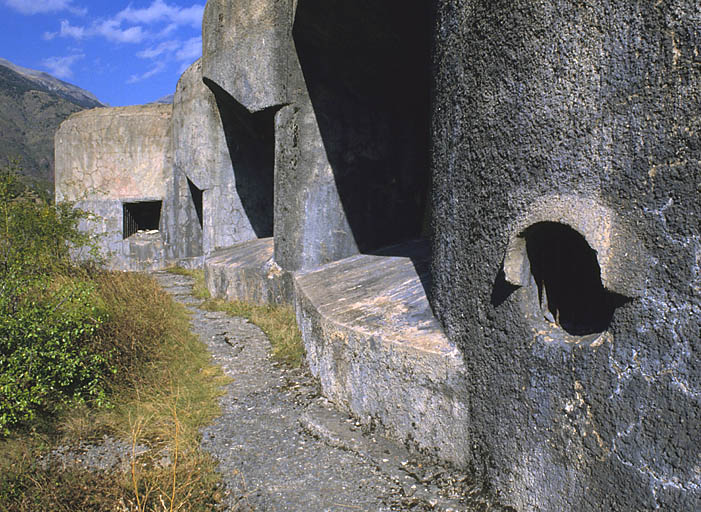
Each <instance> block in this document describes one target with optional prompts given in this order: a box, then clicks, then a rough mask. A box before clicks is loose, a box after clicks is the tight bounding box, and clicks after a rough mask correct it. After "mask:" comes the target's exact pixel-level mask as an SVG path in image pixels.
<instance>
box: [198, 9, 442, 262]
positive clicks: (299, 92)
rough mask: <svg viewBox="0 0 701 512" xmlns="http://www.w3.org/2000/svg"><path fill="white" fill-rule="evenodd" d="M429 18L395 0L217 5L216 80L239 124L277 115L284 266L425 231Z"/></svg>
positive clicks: (277, 195) (209, 46) (209, 25)
mask: <svg viewBox="0 0 701 512" xmlns="http://www.w3.org/2000/svg"><path fill="white" fill-rule="evenodd" d="M385 4H386V5H385ZM390 4H391V5H390ZM400 7H401V8H400ZM427 10H428V9H427V7H426V6H425V5H423V4H421V3H420V4H419V5H418V7H411V8H408V7H406V6H405V5H402V4H401V3H400V2H398V1H394V0H393V1H392V2H389V3H386V2H385V3H382V5H379V6H378V4H377V3H376V2H367V3H363V4H362V5H361V4H360V3H355V4H353V5H350V4H348V5H345V6H344V5H341V4H340V3H338V2H331V3H330V2H317V1H315V0H304V1H301V2H299V3H298V2H293V1H292V0H285V1H282V2H280V1H272V0H246V1H241V2H227V1H224V0H217V1H214V0H212V1H210V2H208V4H207V7H206V9H205V15H204V22H203V41H204V43H203V46H204V55H203V58H202V63H203V75H204V78H205V82H206V83H207V84H208V85H209V86H210V88H212V90H213V91H215V93H217V95H218V96H219V95H223V94H224V93H226V94H227V95H229V96H230V97H231V98H232V99H233V100H234V101H235V103H236V104H237V105H238V106H239V107H241V108H240V109H239V110H241V112H240V113H239V114H238V118H239V120H240V119H242V118H246V117H249V116H254V115H259V114H260V115H262V114H264V113H269V114H272V115H274V116H275V121H274V124H275V136H274V144H275V192H274V201H275V222H274V228H273V231H274V235H275V260H276V262H277V263H278V264H279V265H280V266H281V267H282V268H283V269H285V270H286V271H296V270H300V269H309V268H314V267H316V266H319V265H322V264H325V263H328V262H331V261H335V260H338V259H341V258H344V257H347V256H350V255H353V254H356V253H357V252H358V251H359V250H360V251H368V250H372V249H376V248H378V247H381V246H386V245H392V244H394V243H397V242H399V241H402V240H407V239H411V238H414V237H416V236H419V235H420V234H421V232H422V220H423V218H424V210H425V204H426V191H427V186H428V181H429V180H428V164H427V160H428V158H427V147H428V129H427V126H428V121H427V119H428V97H429V95H428V80H427V77H428V19H429V18H428V16H427ZM293 28H294V38H293ZM397 40H405V41H406V42H405V43H404V44H402V45H397V44H395V42H396V41H397ZM300 57H303V62H300ZM220 109H221V105H220ZM230 109H233V110H235V108H234V107H233V106H232V107H230ZM247 112H248V113H249V116H247V115H246V113H247ZM253 113H256V114H253ZM251 121H252V119H251V120H249V122H251ZM234 167H236V166H234ZM262 172H264V171H262ZM259 236H260V235H259Z"/></svg>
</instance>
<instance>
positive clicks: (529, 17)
mask: <svg viewBox="0 0 701 512" xmlns="http://www.w3.org/2000/svg"><path fill="white" fill-rule="evenodd" d="M699 26H701V8H700V7H699V4H698V2H694V1H692V0H673V1H670V2H613V1H608V0H595V1H592V2H586V3H581V2H573V1H569V0H554V1H544V0H539V1H532V0H517V1H510V2H503V1H498V2H494V1H486V0H485V1H481V0H457V1H450V2H448V1H444V2H439V8H438V20H437V25H436V31H435V48H436V54H435V56H434V67H435V77H434V79H435V83H434V90H435V101H434V105H433V147H434V154H433V164H432V165H433V173H434V174H433V180H434V187H435V190H434V197H433V208H434V216H433V223H434V228H435V230H436V233H435V237H434V261H433V268H434V272H433V274H434V280H435V286H434V294H433V295H434V304H433V305H434V310H435V311H436V313H437V315H438V316H439V319H440V320H441V322H442V324H443V326H444V328H445V329H446V332H447V334H448V336H449V338H450V339H451V340H453V341H454V342H455V343H456V344H457V345H458V347H459V348H460V349H461V350H462V352H463V357H464V360H465V364H466V368H467V371H468V374H469V386H468V390H467V392H468V393H469V395H470V403H471V408H470V411H471V423H470V426H469V436H470V438H471V439H472V441H473V447H472V450H471V453H470V458H469V459H470V461H471V463H472V464H473V465H474V467H475V468H477V469H480V470H481V471H482V473H483V474H484V476H485V477H486V478H487V479H488V480H489V481H491V482H492V484H493V485H494V488H495V489H496V490H497V491H499V492H500V493H501V495H502V497H503V498H504V499H503V501H505V502H506V503H507V504H510V505H512V506H514V507H515V508H516V509H517V510H524V511H525V510H543V511H562V510H577V511H594V510H616V511H623V510H626V511H627V510H655V509H659V510H685V511H691V510H698V505H699V500H701V475H700V474H699V469H698V468H699V460H700V459H699V457H700V454H699V443H698V432H699V426H700V425H701V407H699V406H700V398H701V394H700V393H701V389H700V388H699V377H700V376H701V370H700V368H699V364H698V360H699V359H698V351H699V341H700V340H701V334H700V333H701V327H700V322H699V319H700V318H701V302H700V301H701V293H700V292H701V274H700V271H699V268H700V267H701V265H700V262H701V232H700V228H699V221H698V219H699V215H700V214H701V188H700V187H701V181H700V180H701V139H700V138H699V133H700V132H699V127H700V125H699V107H700V105H701V102H700V99H701V97H700V95H699V94H700V93H699V88H698V84H699V83H701V66H699V54H700V50H701V48H700V47H699V46H700V44H701V34H700V33H699ZM570 228H571V229H570ZM572 230H574V231H576V232H577V233H579V235H581V236H579V235H576V234H575V235H574V236H572V237H569V235H568V234H567V233H572ZM543 236H545V238H543ZM548 237H549V238H548ZM567 237H569V238H568V240H569V241H567V243H563V239H564V238H567ZM577 237H579V238H577ZM577 244H579V245H577ZM574 247H580V248H581V250H582V252H585V253H586V252H588V254H589V255H590V256H591V257H593V258H594V263H592V264H591V266H590V268H593V269H595V270H596V273H597V274H598V270H599V269H598V268H597V267H596V264H598V266H599V267H600V273H601V277H602V280H603V286H604V287H605V288H602V287H601V286H602V285H601V284H599V285H598V286H599V288H598V289H597V290H598V291H597V290H594V291H590V290H587V291H586V292H585V293H584V292H583V293H584V295H585V296H587V297H588V296H589V295H588V294H589V293H591V297H598V299H597V300H592V301H589V302H596V301H598V300H600V301H603V302H606V303H608V305H609V306H610V312H611V317H610V318H609V319H608V321H607V322H606V325H605V326H603V327H602V326H599V327H598V328H596V329H594V331H596V332H592V333H590V334H587V335H584V334H583V332H584V331H581V332H578V331H577V330H576V329H571V330H574V334H572V333H570V332H566V330H565V327H567V324H566V322H565V319H564V318H559V316H560V310H559V309H557V308H553V307H552V304H553V301H552V300H551V299H552V298H551V297H550V295H551V292H552V293H555V291H557V292H558V293H565V292H567V293H569V292H568V291H567V290H564V289H565V288H567V287H568V286H575V287H576V286H579V285H583V284H585V283H584V281H583V280H582V279H580V277H581V275H582V274H584V273H585V272H586V269H585V266H586V265H587V263H586V261H587V257H590V256H586V255H580V254H575V253H574V252H569V253H568V252H567V251H565V252H563V253H561V254H565V255H567V254H569V255H570V256H572V257H573V258H576V259H577V261H578V262H579V263H578V264H577V265H571V262H569V261H567V259H566V257H565V256H557V252H558V251H560V250H565V249H567V250H570V249H572V248H574ZM587 247H589V248H587ZM592 249H593V251H592ZM585 256H586V257H585ZM542 262H547V263H552V265H550V266H551V267H552V266H560V265H561V266H562V267H563V268H564V267H566V266H569V267H570V268H569V271H568V273H566V272H564V271H561V270H560V269H558V270H557V271H555V270H551V269H549V268H548V265H545V268H542V266H541V263H542ZM502 265H503V266H502ZM538 272H551V278H552V279H553V281H554V282H553V283H552V287H553V288H552V289H551V290H548V289H547V288H548V283H547V282H546V281H542V277H541V276H539V275H537V274H538ZM596 277H597V279H598V275H597V276H596ZM558 280H559V281H560V282H556V281H558ZM544 282H545V283H546V286H545V287H543V286H542V285H543V283H544ZM558 287H559V289H558ZM546 291H548V296H547V297H546V296H545V292H546ZM596 294H599V295H596ZM574 295H576V294H570V295H569V297H570V298H571V299H572V300H573V301H574V302H573V304H575V305H576V306H577V307H573V308H572V309H570V310H569V311H567V313H568V314H572V315H574V316H576V315H579V314H580V313H581V314H582V316H583V318H585V319H586V318H588V316H587V315H590V314H591V306H592V304H591V303H589V304H588V303H587V301H579V302H577V297H576V296H574ZM539 302H540V303H542V304H544V305H543V306H541V305H540V304H539ZM563 304H564V303H563ZM578 308H579V309H578ZM602 331H603V333H602Z"/></svg>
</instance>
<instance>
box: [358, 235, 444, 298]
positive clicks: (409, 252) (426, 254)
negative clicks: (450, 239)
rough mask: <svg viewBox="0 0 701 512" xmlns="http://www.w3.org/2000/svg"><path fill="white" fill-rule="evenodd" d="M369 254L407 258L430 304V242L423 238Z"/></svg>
mask: <svg viewBox="0 0 701 512" xmlns="http://www.w3.org/2000/svg"><path fill="white" fill-rule="evenodd" d="M370 254H373V255H375V256H398V257H400V258H409V259H410V260H411V263H412V265H414V269H415V270H416V274H417V275H418V276H419V279H420V280H421V286H422V287H423V289H424V292H425V293H426V297H427V298H428V300H429V303H430V302H431V284H432V282H433V280H432V277H431V276H432V274H431V242H430V241H429V240H427V239H425V238H420V239H416V240H410V241H408V242H404V243H401V244H397V245H392V246H389V247H383V248H382V249H377V250H375V251H372V252H371V253H370Z"/></svg>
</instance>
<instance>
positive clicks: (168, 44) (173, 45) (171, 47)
mask: <svg viewBox="0 0 701 512" xmlns="http://www.w3.org/2000/svg"><path fill="white" fill-rule="evenodd" d="M179 48H180V42H179V41H164V42H162V43H161V44H159V45H158V46H155V47H152V48H146V49H145V50H142V51H140V52H138V53H137V54H136V56H137V57H139V58H141V59H155V58H156V57H160V56H162V55H164V54H165V55H168V54H172V53H173V52H176V51H178V49H179Z"/></svg>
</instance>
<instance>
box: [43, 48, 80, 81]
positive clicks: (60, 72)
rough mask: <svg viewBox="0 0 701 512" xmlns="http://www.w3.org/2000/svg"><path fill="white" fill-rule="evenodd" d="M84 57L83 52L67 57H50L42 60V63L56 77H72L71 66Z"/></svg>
mask: <svg viewBox="0 0 701 512" xmlns="http://www.w3.org/2000/svg"><path fill="white" fill-rule="evenodd" d="M83 58H85V55H84V54H82V53H78V54H74V55H68V56H66V57H49V58H48V59H44V60H43V61H41V64H42V66H44V67H45V68H47V69H48V70H49V72H50V73H51V74H52V75H54V76H55V77H58V78H71V77H72V76H73V70H72V69H71V67H72V66H73V64H75V63H76V62H78V61H79V60H81V59H83Z"/></svg>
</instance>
